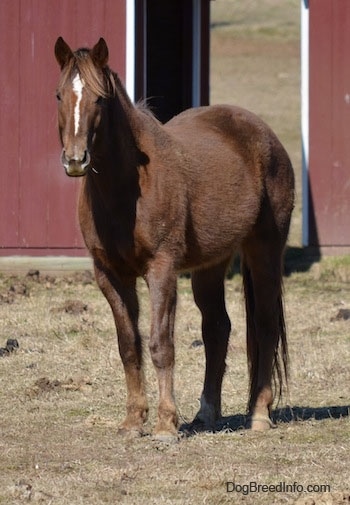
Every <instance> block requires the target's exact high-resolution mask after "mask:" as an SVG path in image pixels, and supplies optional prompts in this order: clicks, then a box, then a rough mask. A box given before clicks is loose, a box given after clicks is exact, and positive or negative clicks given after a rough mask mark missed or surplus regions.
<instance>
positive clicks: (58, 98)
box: [56, 93, 61, 102]
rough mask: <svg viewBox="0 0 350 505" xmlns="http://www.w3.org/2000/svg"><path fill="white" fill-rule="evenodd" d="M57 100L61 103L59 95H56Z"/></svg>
mask: <svg viewBox="0 0 350 505" xmlns="http://www.w3.org/2000/svg"><path fill="white" fill-rule="evenodd" d="M56 98H57V101H58V102H60V101H61V95H60V94H59V93H56Z"/></svg>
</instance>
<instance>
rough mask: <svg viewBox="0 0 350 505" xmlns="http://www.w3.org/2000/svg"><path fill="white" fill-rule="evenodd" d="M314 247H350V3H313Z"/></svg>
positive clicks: (311, 226) (328, 0) (311, 185)
mask: <svg viewBox="0 0 350 505" xmlns="http://www.w3.org/2000/svg"><path fill="white" fill-rule="evenodd" d="M309 16H310V17H309V19H310V21H309V44H310V56H309V58H310V60H309V61H310V67H309V68H310V84H309V86H310V87H309V89H310V92H309V105H310V114H309V120H310V128H309V245H311V246H320V247H329V246H332V247H335V246H340V247H343V246H347V247H348V246H350V64H349V54H350V2H349V0H336V1H335V0H310V1H309Z"/></svg>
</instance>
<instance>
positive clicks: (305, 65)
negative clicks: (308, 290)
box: [301, 0, 309, 246]
mask: <svg viewBox="0 0 350 505" xmlns="http://www.w3.org/2000/svg"><path fill="white" fill-rule="evenodd" d="M301 146H302V244H303V246H307V245H309V0H301Z"/></svg>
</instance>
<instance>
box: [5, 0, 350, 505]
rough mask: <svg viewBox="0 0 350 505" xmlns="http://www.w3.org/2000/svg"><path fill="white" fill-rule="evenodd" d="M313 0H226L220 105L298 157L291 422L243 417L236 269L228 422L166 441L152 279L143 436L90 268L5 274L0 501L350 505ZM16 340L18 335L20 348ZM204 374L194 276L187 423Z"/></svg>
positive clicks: (216, 63) (342, 272) (218, 24)
mask: <svg viewBox="0 0 350 505" xmlns="http://www.w3.org/2000/svg"><path fill="white" fill-rule="evenodd" d="M298 6H299V2H298V0H286V1H285V2H283V3H282V2H280V1H279V0H216V1H215V2H212V10H213V16H212V19H213V28H212V61H211V72H212V89H211V98H212V102H213V103H214V102H215V103H218V102H231V103H236V104H240V105H243V106H245V107H248V108H249V109H251V110H253V111H254V112H257V113H258V114H260V115H261V116H262V117H264V119H265V120H266V121H267V122H268V123H269V124H271V126H272V127H273V128H274V129H275V131H276V133H277V134H278V135H279V137H280V138H281V139H282V141H283V143H284V144H285V145H286V147H287V150H288V151H289V153H290V155H291V158H292V160H293V164H294V166H295V169H296V179H297V206H296V210H295V213H294V217H293V223H292V230H291V236H290V241H289V247H288V250H287V256H286V276H285V282H284V283H285V306H286V322H287V331H288V338H289V349H290V370H291V374H290V381H289V388H288V389H287V390H285V391H284V397H283V399H282V400H281V402H280V404H279V405H275V410H274V418H275V420H276V422H277V429H274V430H270V431H269V432H268V433H264V434H261V433H252V432H250V431H248V430H245V429H244V428H243V425H244V421H245V409H246V402H247V393H248V391H247V389H248V381H247V365H246V355H245V352H246V351H245V335H244V333H245V321H244V304H243V294H242V289H241V277H240V275H239V273H237V272H236V271H235V270H234V272H233V274H232V275H231V276H230V278H229V279H227V283H226V294H227V307H228V311H229V314H230V318H231V321H232V323H233V331H232V335H231V339H230V345H229V351H228V358H227V373H226V375H225V380H224V385H223V415H224V419H223V420H222V422H221V423H218V426H217V428H218V431H217V432H216V433H200V434H194V433H190V434H189V436H184V437H183V438H182V439H181V441H180V442H179V443H178V444H174V445H166V444H161V443H158V442H155V441H154V440H153V439H152V436H151V435H150V433H151V430H152V426H153V425H154V421H155V416H156V408H157V395H158V392H157V386H156V378H155V373H154V371H153V367H152V365H151V362H150V358H149V353H148V350H147V341H148V335H149V306H148V298H147V289H146V287H145V285H144V283H143V282H140V283H139V286H138V290H139V295H140V299H141V305H142V310H141V315H142V316H141V327H142V333H143V334H144V347H145V352H146V373H147V384H148V387H147V389H148V395H149V401H150V419H149V422H148V423H147V427H146V428H147V432H148V433H149V434H148V435H146V436H145V437H142V438H140V439H128V438H123V437H120V436H118V435H117V433H116V432H117V428H118V425H119V423H120V422H121V421H122V420H123V415H124V412H125V384H124V376H123V372H122V368H121V364H120V359H119V355H118V351H117V344H116V338H115V331H114V326H113V320H112V316H111V313H110V310H109V307H108V305H107V302H106V301H105V299H104V298H103V296H102V295H101V294H100V292H99V291H98V289H97V287H96V285H95V283H94V280H93V278H92V274H91V270H89V269H88V270H87V271H86V270H85V269H80V270H77V271H76V272H72V271H71V272H69V273H68V272H66V273H64V272H63V273H62V272H61V273H60V274H57V272H48V269H49V265H48V264H47V263H45V262H44V263H43V265H42V266H40V263H39V264H38V262H35V265H34V268H31V265H28V268H27V267H25V269H24V270H23V271H22V272H20V273H18V272H17V273H16V275H12V274H10V273H9V272H7V273H2V274H0V347H2V348H4V349H6V347H8V350H7V351H6V350H4V351H3V353H1V352H0V354H3V355H0V504H6V505H9V504H10V505H17V504H23V503H27V502H30V503H34V504H45V505H67V504H69V505H79V504H84V505H100V504H101V505H102V504H113V505H114V504H115V503H125V504H130V505H131V504H132V505H137V504H140V505H141V504H144V505H153V504H158V503H164V504H171V505H172V504H179V505H182V504H190V505H197V504H200V503H207V504H210V505H217V504H229V503H234V504H236V503H244V504H247V505H249V504H256V503H259V504H260V503H262V504H271V503H277V504H295V505H326V504H332V505H336V504H341V503H342V504H343V503H350V486H349V468H350V421H349V409H350V394H349V384H350V368H349V363H350V319H349V318H348V317H349V310H350V259H349V257H343V258H324V259H322V260H319V259H315V258H310V257H308V256H306V255H305V254H304V252H303V251H302V249H301V248H300V234H301V229H300V222H301V213H300V209H301V203H300V202H301V198H300V195H301V188H300V139H299V135H300V131H299V98H298V96H299V95H298V93H299V32H298V23H299V13H298ZM74 218H75V216H72V219H74ZM84 268H88V263H84ZM29 270H30V271H29ZM58 270H60V269H58ZM9 339H11V340H17V342H18V345H19V347H18V348H17V347H16V346H13V345H12V346H9V345H7V343H8V340H9ZM203 374H204V351H203V346H202V345H201V335H200V316H199V313H198V310H197V309H196V307H195V305H194V303H193V300H192V294H191V290H190V283H189V280H188V279H187V278H181V279H180V280H179V305H178V311H177V322H176V373H175V378H176V381H175V385H176V399H177V406H178V410H179V415H180V421H181V423H182V424H183V425H185V424H186V423H187V422H188V421H190V420H191V419H192V418H193V416H194V415H195V413H196V411H197V410H198V407H199V402H198V399H199V397H200V393H201V387H202V381H203Z"/></svg>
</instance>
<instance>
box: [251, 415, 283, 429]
mask: <svg viewBox="0 0 350 505" xmlns="http://www.w3.org/2000/svg"><path fill="white" fill-rule="evenodd" d="M271 428H272V429H273V428H277V425H276V424H275V423H274V422H273V421H271V419H270V418H269V417H268V416H258V415H257V416H252V418H251V429H252V430H253V431H268V430H270V429H271Z"/></svg>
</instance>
